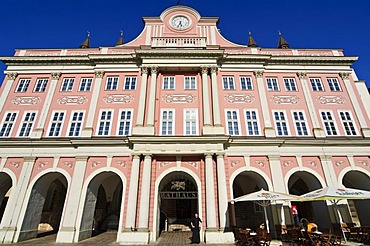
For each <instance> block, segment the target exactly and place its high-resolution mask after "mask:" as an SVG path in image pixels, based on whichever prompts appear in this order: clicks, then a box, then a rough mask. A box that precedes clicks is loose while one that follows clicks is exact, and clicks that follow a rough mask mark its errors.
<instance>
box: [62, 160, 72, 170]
mask: <svg viewBox="0 0 370 246" xmlns="http://www.w3.org/2000/svg"><path fill="white" fill-rule="evenodd" d="M63 165H64V166H66V167H68V168H71V169H72V168H73V162H70V161H65V162H63Z"/></svg>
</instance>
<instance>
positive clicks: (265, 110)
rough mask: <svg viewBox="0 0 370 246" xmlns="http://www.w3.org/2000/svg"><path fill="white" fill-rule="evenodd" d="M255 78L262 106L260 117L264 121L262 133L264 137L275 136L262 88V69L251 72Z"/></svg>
mask: <svg viewBox="0 0 370 246" xmlns="http://www.w3.org/2000/svg"><path fill="white" fill-rule="evenodd" d="M253 73H254V75H255V76H256V79H257V88H258V95H259V97H260V100H261V108H262V117H263V121H264V126H265V129H264V134H265V137H271V138H273V137H276V133H275V130H274V128H273V127H272V122H271V117H270V110H269V106H268V103H267V97H266V93H265V89H264V82H263V71H262V70H256V71H254V72H253Z"/></svg>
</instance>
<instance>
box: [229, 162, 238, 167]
mask: <svg viewBox="0 0 370 246" xmlns="http://www.w3.org/2000/svg"><path fill="white" fill-rule="evenodd" d="M239 163H240V161H230V167H235V166H237V165H239Z"/></svg>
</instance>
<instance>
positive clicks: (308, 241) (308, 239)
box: [301, 231, 321, 246]
mask: <svg viewBox="0 0 370 246" xmlns="http://www.w3.org/2000/svg"><path fill="white" fill-rule="evenodd" d="M301 232H302V235H303V238H304V243H303V244H304V245H312V246H319V245H321V241H320V239H319V237H318V236H316V235H314V234H313V233H309V232H308V231H301Z"/></svg>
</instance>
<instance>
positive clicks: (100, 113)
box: [96, 109, 114, 137]
mask: <svg viewBox="0 0 370 246" xmlns="http://www.w3.org/2000/svg"><path fill="white" fill-rule="evenodd" d="M103 112H111V119H110V121H109V129H108V134H107V135H105V134H102V135H99V129H100V123H101V122H102V118H101V117H102V114H103ZM113 120H114V110H113V109H101V110H100V111H99V118H98V122H97V125H96V136H98V137H105V136H111V130H112V124H113ZM104 122H107V120H106V119H104ZM105 128H106V125H104V130H103V133H104V132H105Z"/></svg>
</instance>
